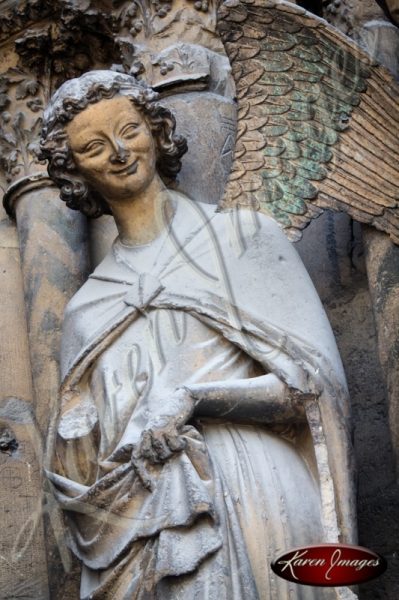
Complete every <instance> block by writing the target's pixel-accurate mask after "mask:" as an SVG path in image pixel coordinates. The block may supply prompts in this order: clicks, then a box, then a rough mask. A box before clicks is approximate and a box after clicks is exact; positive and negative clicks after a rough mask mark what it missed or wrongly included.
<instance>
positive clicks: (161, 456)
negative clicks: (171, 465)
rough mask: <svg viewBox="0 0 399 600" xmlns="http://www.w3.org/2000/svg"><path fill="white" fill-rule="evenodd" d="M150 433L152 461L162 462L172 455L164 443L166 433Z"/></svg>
mask: <svg viewBox="0 0 399 600" xmlns="http://www.w3.org/2000/svg"><path fill="white" fill-rule="evenodd" d="M151 433H152V435H151V439H152V447H153V460H154V462H164V461H165V460H167V459H168V458H169V457H170V456H171V455H172V452H171V449H170V448H169V447H168V445H167V443H166V435H165V434H163V433H158V434H157V433H154V432H151Z"/></svg>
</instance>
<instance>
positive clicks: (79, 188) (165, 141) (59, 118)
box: [40, 71, 187, 218]
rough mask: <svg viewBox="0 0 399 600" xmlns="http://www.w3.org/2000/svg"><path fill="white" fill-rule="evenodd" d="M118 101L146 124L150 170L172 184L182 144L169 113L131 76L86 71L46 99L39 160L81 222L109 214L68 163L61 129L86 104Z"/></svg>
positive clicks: (70, 158) (184, 144)
mask: <svg viewBox="0 0 399 600" xmlns="http://www.w3.org/2000/svg"><path fill="white" fill-rule="evenodd" d="M116 95H122V96H126V97H127V98H129V100H130V101H131V102H132V104H133V105H134V106H135V108H137V110H138V111H139V112H141V113H142V114H143V115H144V117H145V118H146V121H147V124H148V126H149V128H150V130H151V132H152V134H153V137H154V140H155V145H156V153H157V159H156V166H157V170H158V172H159V174H160V175H161V177H162V178H163V179H164V181H165V182H168V181H170V180H173V179H175V178H176V176H177V174H178V172H179V171H180V169H181V160H180V159H181V157H182V156H183V154H184V153H185V152H186V151H187V142H186V139H185V138H184V137H182V136H180V135H176V134H175V129H176V121H175V118H174V116H173V114H172V113H171V112H170V110H169V109H167V108H165V107H164V106H162V105H160V104H158V102H157V99H158V94H157V93H156V92H154V90H152V89H151V88H150V87H149V86H147V85H145V84H144V83H142V82H138V81H137V80H136V79H135V78H134V77H132V76H131V75H125V74H122V73H116V72H114V71H90V72H88V73H85V74H84V75H82V76H81V77H79V78H77V79H71V80H69V81H67V82H65V83H64V84H63V85H62V86H61V87H60V89H59V90H58V91H57V92H56V93H55V94H54V96H53V97H52V99H51V101H50V103H49V106H48V107H47V109H46V111H45V113H44V123H43V130H42V136H41V140H40V158H41V159H42V160H47V161H48V173H49V175H50V177H51V178H52V179H53V181H54V182H55V183H56V184H57V185H58V187H59V188H60V191H61V193H60V195H61V199H62V200H64V202H66V205H67V206H68V207H69V208H72V209H73V210H80V211H81V212H82V213H83V214H85V215H86V216H87V217H92V218H96V217H100V216H101V215H103V214H111V210H110V208H109V206H108V204H107V202H106V200H105V199H104V198H103V196H102V195H101V194H99V193H98V192H97V191H96V190H94V189H92V188H91V187H90V186H89V185H88V184H87V182H86V181H85V180H84V178H83V177H82V176H81V175H80V174H79V171H78V169H77V167H76V165H75V162H74V160H73V156H72V151H71V148H70V146H69V141H68V136H67V133H66V131H65V126H66V124H67V123H68V122H69V121H71V120H72V119H73V118H74V116H75V115H77V114H78V113H80V112H81V111H82V110H84V109H85V108H86V107H87V106H89V104H94V103H96V102H99V101H100V100H104V99H109V98H113V97H114V96H116Z"/></svg>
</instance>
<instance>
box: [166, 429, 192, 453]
mask: <svg viewBox="0 0 399 600" xmlns="http://www.w3.org/2000/svg"><path fill="white" fill-rule="evenodd" d="M165 441H166V443H167V445H168V447H169V448H170V449H171V450H172V452H181V451H182V450H184V449H185V447H186V445H187V440H185V439H184V438H182V437H181V436H179V435H174V434H171V433H167V434H165Z"/></svg>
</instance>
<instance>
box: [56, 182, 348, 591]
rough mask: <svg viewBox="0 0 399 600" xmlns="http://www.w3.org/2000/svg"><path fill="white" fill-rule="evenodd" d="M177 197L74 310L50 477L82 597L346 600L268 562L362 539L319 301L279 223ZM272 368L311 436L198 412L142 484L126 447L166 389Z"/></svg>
mask: <svg viewBox="0 0 399 600" xmlns="http://www.w3.org/2000/svg"><path fill="white" fill-rule="evenodd" d="M171 196H172V197H173V199H174V200H175V202H176V212H175V214H174V217H173V219H172V221H171V223H170V225H169V226H168V228H166V229H165V232H164V234H163V235H161V236H160V237H159V238H158V239H157V240H156V241H154V242H153V243H152V244H150V245H149V246H148V247H142V248H139V249H134V248H129V247H126V246H124V245H123V244H122V243H121V242H120V241H119V240H116V242H115V243H114V246H113V248H112V250H111V252H110V253H109V254H108V256H107V257H106V258H105V259H104V261H103V263H102V264H101V265H99V267H98V268H97V269H96V270H95V271H94V273H93V274H92V276H91V277H90V278H89V280H88V282H87V283H86V284H85V285H84V286H83V287H82V288H81V290H80V291H79V292H78V293H77V294H76V295H75V296H74V298H73V299H72V300H71V302H70V303H69V305H68V308H67V311H66V315H65V321H64V335H63V346H62V373H63V383H62V386H61V394H60V406H61V408H60V416H59V419H58V437H57V445H56V458H55V460H54V469H53V471H54V472H52V473H49V478H50V479H51V480H52V482H53V484H54V489H55V494H56V496H57V498H58V500H59V502H60V503H61V505H62V507H63V509H64V511H65V515H66V519H67V522H68V525H69V529H70V533H71V536H70V544H71V547H72V549H73V551H74V552H75V553H76V555H77V556H78V557H79V558H80V559H81V560H82V562H83V574H82V587H81V597H82V598H101V599H106V598H109V599H111V598H113V599H117V600H118V599H121V600H122V599H127V598H137V599H141V598H162V599H165V600H166V599H168V598H170V599H172V598H199V599H205V598H206V599H209V600H216V598H217V599H218V600H219V599H220V600H224V599H225V600H227V599H230V598H231V599H233V600H241V599H244V598H250V599H253V600H256V599H258V598H259V599H260V600H262V599H263V598H264V599H266V598H276V599H278V600H280V599H281V598H282V599H284V598H287V599H288V598H297V599H298V600H299V599H300V598H306V599H311V598H319V599H320V598H325V599H327V598H335V597H342V598H344V597H345V598H346V597H348V598H349V597H351V596H350V595H348V596H345V594H344V592H342V593H341V592H332V591H331V590H324V591H321V590H320V589H318V590H317V593H316V594H315V592H314V591H313V590H312V589H311V588H305V587H303V586H296V585H295V584H289V583H287V582H284V581H283V580H280V579H278V578H276V577H275V576H274V575H273V574H272V573H271V571H270V568H269V564H270V561H271V560H272V559H273V557H274V556H275V555H276V553H278V552H283V551H284V550H287V549H288V548H290V547H292V546H299V545H304V544H309V543H318V542H322V541H324V542H326V541H330V542H331V541H337V540H340V541H345V542H353V541H354V535H355V534H354V531H353V523H354V522H355V520H354V514H353V501H352V484H351V470H352V466H351V462H350V457H351V448H350V441H349V439H350V436H349V411H348V396H347V388H346V383H345V376H344V373H343V369H342V364H341V361H340V357H339V354H338V351H337V348H336V344H335V340H334V337H333V334H332V332H331V328H330V325H329V323H328V320H327V317H326V315H325V313H324V310H323V308H322V305H321V303H320V300H319V298H318V296H317V293H316V291H315V289H314V287H313V285H312V283H311V281H310V278H309V276H308V274H307V272H306V270H305V268H304V266H303V264H302V262H301V260H300V258H299V257H298V255H297V253H296V252H295V250H294V248H293V247H292V245H291V244H290V243H289V242H288V241H287V240H286V238H285V236H284V234H283V233H282V232H281V231H280V229H279V228H278V226H277V225H276V224H275V223H274V221H272V220H271V219H269V218H268V217H265V216H263V215H260V214H259V213H254V212H251V211H247V210H240V211H234V212H232V213H215V212H214V208H213V207H210V206H207V205H203V204H201V203H198V202H192V201H190V200H189V199H188V198H186V197H185V196H182V195H181V194H177V193H175V192H171ZM173 336H174V337H175V338H176V339H177V340H178V342H176V343H171V342H170V340H171V339H172V338H173ZM151 344H153V347H152V346H151ZM157 361H158V362H157ZM261 373H274V374H276V375H277V376H278V377H279V378H280V379H281V380H282V381H283V382H284V383H285V384H286V385H287V387H288V388H289V389H290V390H291V391H292V392H293V393H295V394H297V395H298V397H301V398H303V403H304V406H305V409H306V415H307V419H308V423H307V424H302V425H298V427H297V428H295V426H294V427H293V426H292V424H289V425H290V426H288V427H287V426H286V427H284V425H287V424H284V423H281V424H280V425H281V426H280V429H279V428H278V427H277V429H276V426H275V424H274V426H273V427H268V426H267V424H261V423H254V422H252V421H253V420H254V419H255V417H256V419H257V420H259V412H260V413H261V412H262V411H261V407H260V409H259V407H257V409H256V411H254V414H252V412H253V408H251V406H248V408H245V410H243V416H242V419H241V420H240V419H239V420H238V422H237V419H236V420H234V419H232V420H230V419H229V417H228V415H225V416H224V417H223V418H215V414H210V415H209V416H207V415H202V418H201V419H196V418H195V416H194V418H193V419H192V420H191V421H190V422H189V423H188V424H187V426H186V427H185V428H184V431H183V433H182V435H183V437H184V438H185V440H186V447H185V449H184V451H182V452H177V453H175V454H174V455H173V456H172V457H171V458H170V459H168V460H167V461H166V462H165V463H164V464H156V465H148V471H149V473H150V475H151V477H152V480H153V482H155V486H154V488H153V490H152V491H150V490H148V489H145V488H144V487H143V485H142V482H141V481H140V480H139V478H138V477H137V473H136V472H135V469H134V468H133V466H132V464H131V462H130V460H129V452H130V451H131V448H132V447H133V445H134V444H137V442H138V441H139V439H140V434H141V432H142V431H143V430H145V428H146V424H147V423H148V422H149V421H150V420H151V418H152V417H153V416H154V415H155V416H156V415H157V414H158V413H159V414H161V413H162V411H163V410H165V408H166V407H165V406H163V402H165V398H166V397H167V392H170V391H173V388H174V387H177V386H178V385H182V384H187V385H189V383H190V382H191V383H193V382H198V383H201V382H206V381H220V380H225V381H230V380H234V379H238V378H241V379H242V378H249V377H253V376H256V375H260V374H261ZM243 401H244V400H243ZM211 412H212V411H211ZM255 413H256V414H255ZM252 417H253V418H252ZM260 420H261V419H260ZM278 431H280V433H278ZM293 432H294V433H293ZM335 593H337V595H335ZM314 594H315V595H314ZM340 594H341V595H340ZM348 594H350V592H349V591H348Z"/></svg>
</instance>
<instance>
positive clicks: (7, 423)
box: [0, 209, 49, 600]
mask: <svg viewBox="0 0 399 600" xmlns="http://www.w3.org/2000/svg"><path fill="white" fill-rule="evenodd" d="M0 218H1V221H0V237H1V243H0V287H1V290H2V295H1V298H2V302H1V317H0V320H1V333H2V338H1V344H0V373H1V378H0V497H1V502H0V520H1V529H2V534H1V538H0V557H1V559H0V560H1V564H0V589H1V590H3V591H6V593H7V597H8V598H20V597H23V598H40V599H41V600H47V598H49V590H48V577H47V559H46V552H45V545H44V532H43V520H42V494H41V490H42V474H41V458H42V443H41V442H42V437H41V434H40V432H39V429H38V426H37V423H36V420H35V417H34V410H33V408H34V403H33V390H32V378H31V369H30V359H29V346H28V332H27V324H26V319H25V310H24V297H23V284H22V275H21V268H20V257H19V244H18V236H17V232H16V230H15V227H14V226H13V224H12V223H11V222H10V220H9V219H8V218H7V216H6V214H5V213H4V211H3V209H1V217H0Z"/></svg>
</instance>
